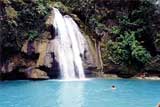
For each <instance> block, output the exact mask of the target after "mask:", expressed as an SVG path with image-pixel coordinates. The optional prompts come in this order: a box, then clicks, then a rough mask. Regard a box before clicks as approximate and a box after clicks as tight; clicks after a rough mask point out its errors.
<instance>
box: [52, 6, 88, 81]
mask: <svg viewBox="0 0 160 107" xmlns="http://www.w3.org/2000/svg"><path fill="white" fill-rule="evenodd" d="M52 14H53V17H54V18H53V26H54V28H55V40H56V41H57V42H56V50H57V54H55V56H56V58H57V60H58V62H59V66H60V72H61V77H62V78H63V79H76V78H79V79H84V78H85V75H84V70H83V63H82V56H83V54H84V53H85V44H86V41H85V39H84V37H83V35H82V33H81V32H80V30H79V28H78V26H77V24H76V23H75V22H74V20H73V19H72V18H71V17H70V16H67V15H66V16H62V15H61V13H60V12H59V10H58V9H56V8H53V11H52Z"/></svg>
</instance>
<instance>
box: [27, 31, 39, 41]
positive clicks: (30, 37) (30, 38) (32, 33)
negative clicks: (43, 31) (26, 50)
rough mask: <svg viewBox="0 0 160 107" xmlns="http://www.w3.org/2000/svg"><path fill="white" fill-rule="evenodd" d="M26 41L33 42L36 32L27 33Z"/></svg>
mask: <svg viewBox="0 0 160 107" xmlns="http://www.w3.org/2000/svg"><path fill="white" fill-rule="evenodd" d="M28 36H29V37H28V39H29V40H30V41H33V40H34V39H35V38H36V37H37V36H38V32H37V31H32V30H31V31H29V32H28Z"/></svg>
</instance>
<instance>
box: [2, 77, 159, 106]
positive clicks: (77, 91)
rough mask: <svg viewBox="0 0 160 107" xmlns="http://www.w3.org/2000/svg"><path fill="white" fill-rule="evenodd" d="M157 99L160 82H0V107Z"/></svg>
mask: <svg viewBox="0 0 160 107" xmlns="http://www.w3.org/2000/svg"><path fill="white" fill-rule="evenodd" d="M112 85H115V86H116V87H117V89H116V90H112V89H111V86H112ZM158 102H160V81H146V80H127V79H122V80H105V79H91V80H85V81H58V80H47V81H6V82H0V107H155V106H156V104H157V103H158Z"/></svg>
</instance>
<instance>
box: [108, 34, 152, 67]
mask: <svg viewBox="0 0 160 107" xmlns="http://www.w3.org/2000/svg"><path fill="white" fill-rule="evenodd" d="M107 45H108V46H107V49H108V56H109V59H110V60H111V61H112V62H114V63H115V64H123V65H126V66H128V67H129V66H134V67H135V68H137V67H140V66H142V65H144V64H145V63H148V62H149V60H150V58H151V55H150V53H149V52H148V51H147V50H146V49H145V48H144V47H143V46H141V44H140V43H139V42H138V41H137V40H136V37H135V32H132V31H131V32H124V34H123V35H120V37H119V39H117V40H116V41H114V42H113V41H112V40H110V41H109V42H108V44H107Z"/></svg>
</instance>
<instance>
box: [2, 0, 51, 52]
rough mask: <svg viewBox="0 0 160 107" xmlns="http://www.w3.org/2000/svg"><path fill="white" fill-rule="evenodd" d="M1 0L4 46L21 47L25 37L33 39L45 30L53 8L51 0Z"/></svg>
mask: <svg viewBox="0 0 160 107" xmlns="http://www.w3.org/2000/svg"><path fill="white" fill-rule="evenodd" d="M0 2H1V4H2V5H1V6H2V7H1V8H2V9H1V10H2V12H1V13H0V14H1V16H2V18H1V28H2V29H1V30H0V33H1V41H0V42H1V47H2V48H3V47H6V46H13V47H15V49H16V48H20V47H21V46H22V44H23V40H24V39H30V40H33V39H34V38H36V37H38V35H39V34H40V33H41V32H43V31H44V30H45V29H44V28H45V20H46V18H47V15H48V14H49V12H50V10H51V9H50V2H51V1H50V0H2V1H0ZM6 16H7V17H6ZM27 34H28V36H26V35H27ZM5 44H10V45H5Z"/></svg>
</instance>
